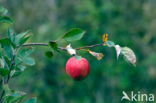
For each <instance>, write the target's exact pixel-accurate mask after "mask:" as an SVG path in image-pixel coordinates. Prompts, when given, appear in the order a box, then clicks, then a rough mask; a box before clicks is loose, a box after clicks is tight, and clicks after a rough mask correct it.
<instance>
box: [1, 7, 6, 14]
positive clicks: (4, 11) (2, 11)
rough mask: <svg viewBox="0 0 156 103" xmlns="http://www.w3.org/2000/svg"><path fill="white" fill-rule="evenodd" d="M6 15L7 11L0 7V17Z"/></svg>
mask: <svg viewBox="0 0 156 103" xmlns="http://www.w3.org/2000/svg"><path fill="white" fill-rule="evenodd" d="M7 13H8V10H7V9H6V8H4V7H0V14H1V15H6V14H7Z"/></svg>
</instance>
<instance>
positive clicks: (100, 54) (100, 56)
mask: <svg viewBox="0 0 156 103" xmlns="http://www.w3.org/2000/svg"><path fill="white" fill-rule="evenodd" d="M88 52H89V53H90V54H91V55H93V56H94V57H96V58H97V60H101V59H102V58H103V56H104V55H103V53H96V52H93V51H91V50H88Z"/></svg>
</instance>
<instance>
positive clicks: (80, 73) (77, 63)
mask: <svg viewBox="0 0 156 103" xmlns="http://www.w3.org/2000/svg"><path fill="white" fill-rule="evenodd" d="M89 72H90V64H89V62H88V60H87V59H85V58H82V57H80V58H77V57H76V56H74V57H71V58H69V60H68V61H67V63H66V73H67V74H68V75H69V76H71V77H72V78H73V79H75V80H82V79H84V78H86V77H87V76H88V74H89Z"/></svg>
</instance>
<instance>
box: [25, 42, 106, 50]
mask: <svg viewBox="0 0 156 103" xmlns="http://www.w3.org/2000/svg"><path fill="white" fill-rule="evenodd" d="M105 44H106V43H100V44H94V45H88V46H83V47H78V48H75V49H76V50H81V49H86V48H93V47H97V46H103V45H105ZM22 46H24V47H25V46H48V43H27V44H23V45H22ZM59 49H61V50H66V48H64V47H59Z"/></svg>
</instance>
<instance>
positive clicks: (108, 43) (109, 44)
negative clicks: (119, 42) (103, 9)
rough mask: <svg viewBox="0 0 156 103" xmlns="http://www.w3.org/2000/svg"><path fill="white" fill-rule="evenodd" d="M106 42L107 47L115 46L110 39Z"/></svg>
mask: <svg viewBox="0 0 156 103" xmlns="http://www.w3.org/2000/svg"><path fill="white" fill-rule="evenodd" d="M106 44H107V46H108V47H114V46H115V43H114V42H112V41H107V42H106Z"/></svg>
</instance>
